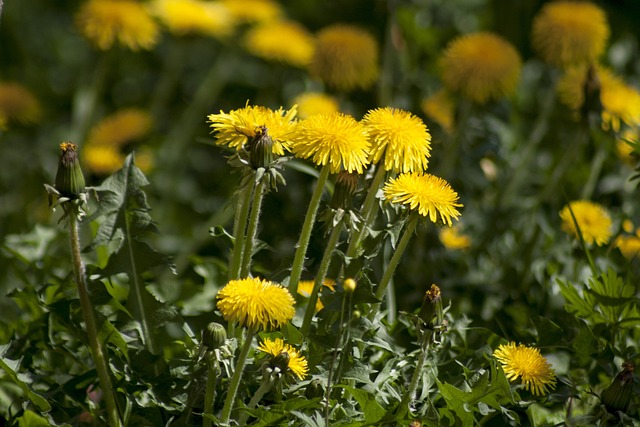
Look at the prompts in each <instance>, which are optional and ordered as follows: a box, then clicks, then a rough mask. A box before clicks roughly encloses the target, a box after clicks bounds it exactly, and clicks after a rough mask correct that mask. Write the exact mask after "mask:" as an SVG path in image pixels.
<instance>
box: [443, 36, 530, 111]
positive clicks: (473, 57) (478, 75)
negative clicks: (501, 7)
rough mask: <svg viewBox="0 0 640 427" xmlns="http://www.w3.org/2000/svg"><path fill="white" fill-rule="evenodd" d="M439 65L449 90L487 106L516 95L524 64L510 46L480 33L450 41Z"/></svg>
mask: <svg viewBox="0 0 640 427" xmlns="http://www.w3.org/2000/svg"><path fill="white" fill-rule="evenodd" d="M440 65H441V69H442V81H443V82H444V84H445V85H446V86H447V88H448V89H450V90H452V91H454V92H460V93H461V94H462V95H464V96H466V97H467V98H469V99H471V100H472V101H474V102H477V103H479V104H484V103H486V102H487V101H489V100H497V99H500V98H503V97H505V96H509V95H511V94H512V93H514V92H515V90H516V86H517V85H518V80H519V78H520V69H521V67H522V61H521V60H520V55H518V52H517V51H516V49H515V48H514V47H513V46H512V45H511V44H510V43H509V42H507V41H506V40H504V39H502V38H501V37H499V36H497V35H495V34H492V33H489V32H481V33H474V34H467V35H464V36H460V37H458V38H456V39H454V40H453V41H451V42H450V43H449V45H448V46H447V48H446V50H445V52H444V54H443V57H442V58H441V61H440Z"/></svg>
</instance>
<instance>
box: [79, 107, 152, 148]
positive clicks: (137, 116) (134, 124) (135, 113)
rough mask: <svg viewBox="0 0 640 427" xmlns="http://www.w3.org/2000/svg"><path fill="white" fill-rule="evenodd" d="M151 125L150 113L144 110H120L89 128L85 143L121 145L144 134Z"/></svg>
mask: <svg viewBox="0 0 640 427" xmlns="http://www.w3.org/2000/svg"><path fill="white" fill-rule="evenodd" d="M151 125H152V120H151V115H149V113H147V112H146V111H143V110H139V109H137V108H127V109H124V110H120V111H118V112H116V113H113V114H111V115H109V116H107V117H105V118H104V119H102V120H101V121H100V122H99V123H98V124H96V125H95V126H94V127H93V128H92V129H91V131H90V132H89V138H88V140H87V144H91V145H111V146H114V147H121V146H123V145H126V144H128V143H130V142H132V141H135V140H138V139H140V138H142V137H144V136H146V135H147V134H148V133H149V131H150V130H151Z"/></svg>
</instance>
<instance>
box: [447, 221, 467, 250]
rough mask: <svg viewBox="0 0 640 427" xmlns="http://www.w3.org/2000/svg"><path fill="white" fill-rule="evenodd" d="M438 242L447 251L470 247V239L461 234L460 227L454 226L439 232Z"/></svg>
mask: <svg viewBox="0 0 640 427" xmlns="http://www.w3.org/2000/svg"><path fill="white" fill-rule="evenodd" d="M439 237H440V241H441V242H442V244H443V245H444V247H445V248H447V249H453V250H457V249H468V248H469V246H471V238H470V237H469V236H468V235H466V234H463V233H462V231H461V227H460V226H459V225H458V224H456V225H454V226H453V227H447V228H443V229H441V230H440V233H439Z"/></svg>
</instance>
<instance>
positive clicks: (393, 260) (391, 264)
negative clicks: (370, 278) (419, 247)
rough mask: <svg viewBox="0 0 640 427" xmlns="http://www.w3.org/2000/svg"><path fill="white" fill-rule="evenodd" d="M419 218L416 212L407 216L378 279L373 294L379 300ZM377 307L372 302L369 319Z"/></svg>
mask: <svg viewBox="0 0 640 427" xmlns="http://www.w3.org/2000/svg"><path fill="white" fill-rule="evenodd" d="M419 219H420V216H419V214H418V213H415V212H413V213H411V216H410V218H409V223H408V224H407V226H406V228H405V230H404V232H403V234H402V237H401V238H400V242H399V243H398V246H397V247H396V250H395V252H394V253H393V256H392V257H391V259H390V260H389V265H387V268H386V270H385V272H384V274H383V275H382V279H381V280H380V283H378V287H377V288H376V294H375V296H376V298H378V299H379V300H382V298H383V297H384V294H385V291H386V290H387V286H388V285H389V282H390V281H391V278H392V277H393V274H394V273H395V271H396V267H398V264H399V263H400V259H401V258H402V254H403V253H404V251H405V249H406V248H407V245H408V244H409V240H411V236H412V235H413V232H414V231H415V229H416V226H417V225H418V220H419ZM379 309H380V303H377V304H373V305H372V306H371V311H370V312H369V320H372V319H373V318H374V317H375V314H376V312H377V311H378V310H379Z"/></svg>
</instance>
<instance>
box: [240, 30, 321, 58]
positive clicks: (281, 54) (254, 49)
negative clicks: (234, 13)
mask: <svg viewBox="0 0 640 427" xmlns="http://www.w3.org/2000/svg"><path fill="white" fill-rule="evenodd" d="M244 44H245V46H246V48H247V50H248V51H249V52H251V53H252V54H254V55H255V56H258V57H260V58H263V59H267V60H273V61H280V62H284V63H286V64H290V65H293V66H296V67H301V68H304V67H306V66H307V65H308V64H309V62H310V61H311V57H312V56H313V50H314V40H313V36H312V35H311V33H309V32H308V31H307V29H306V28H304V27H303V26H302V25H300V24H298V23H297V22H292V21H275V22H267V23H265V24H261V25H258V26H256V27H253V28H251V29H249V30H248V31H247V33H246V35H245V38H244Z"/></svg>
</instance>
